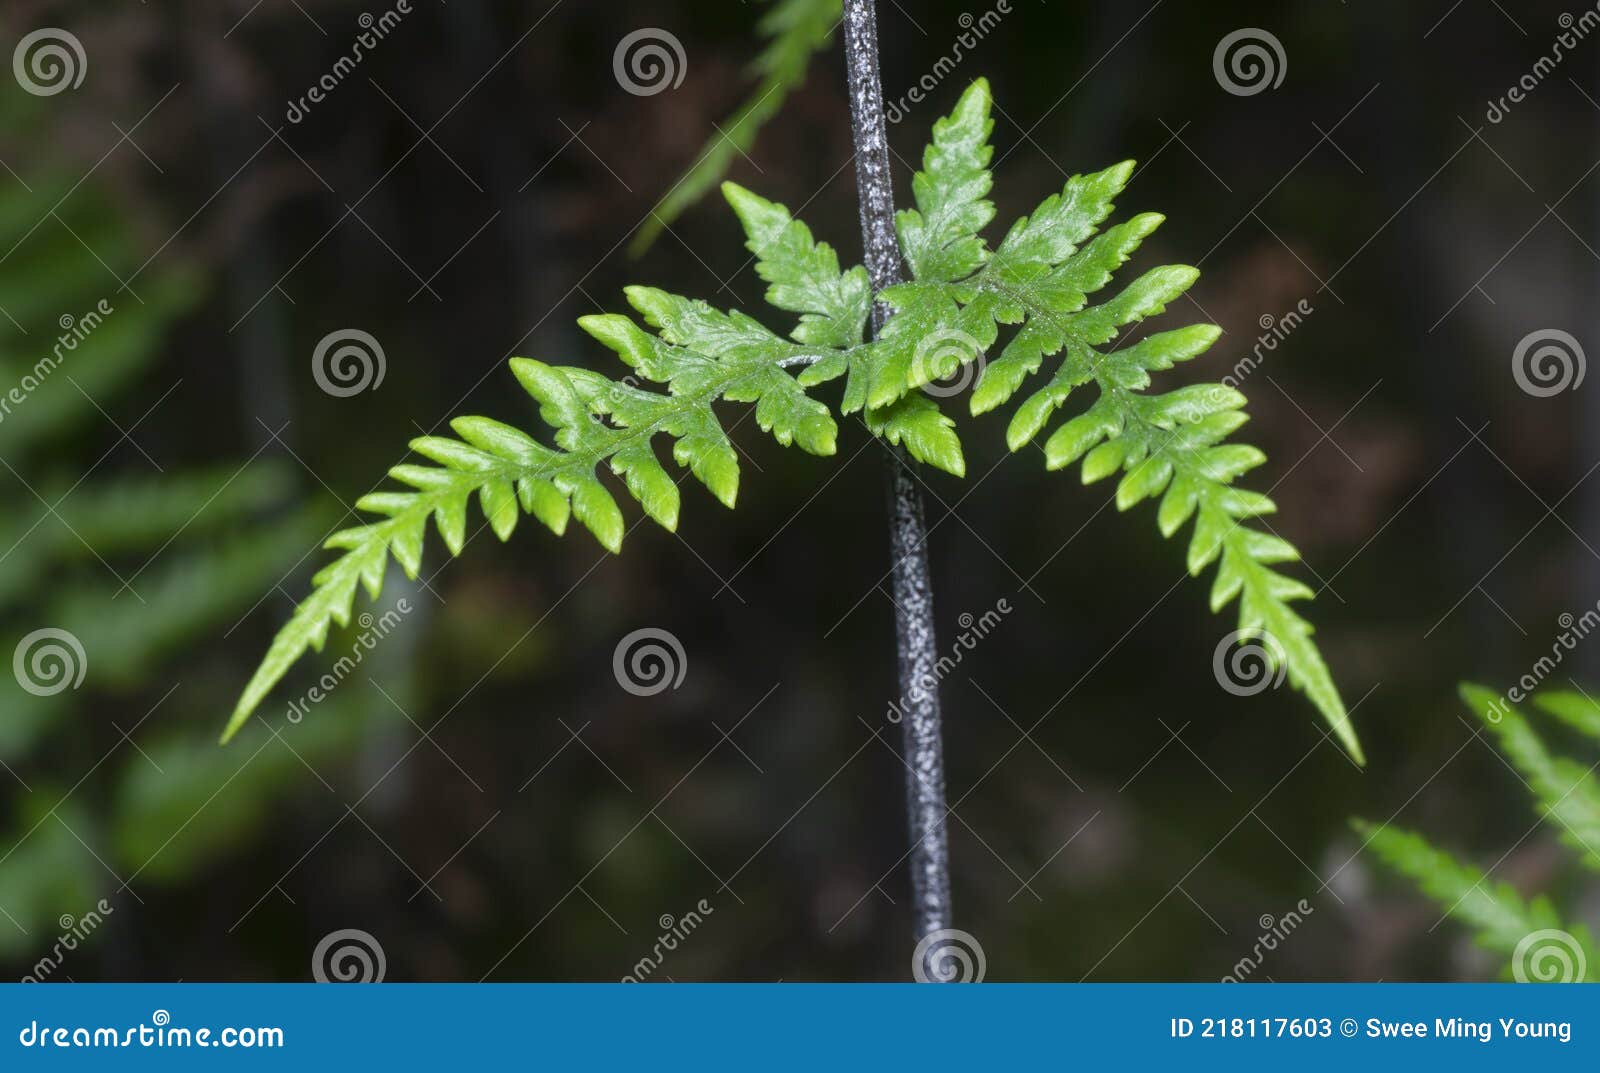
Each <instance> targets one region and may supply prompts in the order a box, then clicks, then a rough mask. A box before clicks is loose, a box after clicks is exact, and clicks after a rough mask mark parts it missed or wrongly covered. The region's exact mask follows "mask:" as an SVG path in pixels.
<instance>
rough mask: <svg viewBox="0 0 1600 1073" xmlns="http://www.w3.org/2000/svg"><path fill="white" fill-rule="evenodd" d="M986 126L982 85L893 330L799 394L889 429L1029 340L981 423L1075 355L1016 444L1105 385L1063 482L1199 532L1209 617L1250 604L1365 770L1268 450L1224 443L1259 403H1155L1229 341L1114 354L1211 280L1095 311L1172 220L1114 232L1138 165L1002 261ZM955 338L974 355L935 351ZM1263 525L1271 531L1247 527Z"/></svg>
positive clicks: (1196, 333) (1116, 173)
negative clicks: (988, 239) (1169, 375)
mask: <svg viewBox="0 0 1600 1073" xmlns="http://www.w3.org/2000/svg"><path fill="white" fill-rule="evenodd" d="M989 113H990V94H989V86H988V83H987V82H986V81H984V80H983V79H979V80H978V81H976V82H974V83H973V84H972V86H970V87H969V88H968V89H967V91H966V92H965V93H964V94H963V95H962V97H961V99H960V101H959V102H958V103H957V104H956V107H955V108H954V110H953V111H952V112H951V113H950V115H948V116H946V117H944V118H942V119H939V120H938V121H937V122H935V124H934V127H933V140H932V143H931V144H930V145H929V147H928V149H927V152H926V154H925V155H924V158H923V167H922V170H920V171H919V172H917V174H916V176H915V178H914V180H913V182H912V192H913V195H914V198H915V201H916V208H914V209H907V210H905V211H903V212H901V213H900V214H899V217H898V226H899V233H900V244H901V248H902V251H903V253H904V255H905V258H906V262H907V264H908V265H909V266H910V268H911V271H912V275H913V280H912V281H911V282H908V283H905V284H902V285H900V286H896V287H891V288H888V289H886V290H885V291H884V292H883V298H884V299H885V300H886V301H887V302H889V303H890V305H891V306H892V307H893V308H894V311H895V314H894V316H893V317H892V318H891V319H890V321H889V323H888V325H887V326H886V327H885V330H884V332H883V333H882V335H881V336H880V338H879V340H878V341H877V342H875V343H873V344H871V345H868V346H865V347H858V348H854V349H852V350H851V351H849V352H845V353H836V354H835V355H833V356H832V357H831V358H830V360H829V361H828V362H827V363H825V364H819V365H816V366H814V367H812V368H811V369H808V370H807V371H806V372H805V373H803V374H801V382H802V383H803V384H807V385H810V384H814V383H820V382H821V381H823V380H826V379H831V378H833V377H836V376H840V375H847V379H846V383H845V393H844V402H843V407H842V409H843V410H844V412H845V413H850V412H854V411H856V410H860V409H865V410H866V413H867V417H868V424H869V426H873V425H874V421H873V415H874V414H875V413H883V412H886V411H891V410H893V409H894V408H896V407H901V406H907V405H915V406H917V407H919V408H921V407H924V406H925V404H926V403H927V401H928V400H925V399H924V398H922V397H921V396H919V395H917V394H915V392H916V390H917V389H918V388H921V387H924V386H926V385H928V384H930V383H933V382H934V381H936V380H939V379H943V378H944V377H947V376H949V375H951V374H952V373H953V372H954V371H955V370H956V369H957V368H958V367H959V365H961V364H966V363H969V362H972V361H975V360H977V359H978V357H979V355H980V354H982V353H984V352H985V351H986V350H987V349H988V348H989V347H991V346H992V345H993V344H994V343H995V342H996V340H997V339H998V337H999V330H1000V326H1002V325H1007V326H1010V325H1015V326H1017V330H1016V331H1015V332H1014V333H1013V334H1012V335H1011V337H1010V339H1009V340H1008V341H1007V342H1006V344H1005V345H1004V347H1003V348H1002V350H1001V352H1000V355H999V356H998V357H997V358H996V359H995V360H994V361H991V362H988V363H987V365H986V367H984V368H983V371H982V374H981V376H980V377H979V379H978V382H977V384H976V385H975V386H974V388H973V391H972V394H971V397H970V404H971V411H972V413H973V414H974V415H979V414H983V413H986V412H988V411H990V410H994V409H996V408H998V407H1000V406H1001V405H1003V404H1005V403H1006V402H1008V401H1009V400H1010V399H1011V398H1012V396H1013V395H1014V394H1015V393H1016V392H1017V391H1018V389H1019V388H1020V387H1021V386H1022V384H1023V383H1024V382H1025V381H1026V380H1027V379H1028V378H1029V377H1030V376H1032V375H1033V374H1035V373H1037V372H1038V371H1039V369H1040V367H1041V365H1042V364H1043V362H1044V359H1045V358H1047V357H1051V356H1054V355H1060V363H1059V365H1058V367H1057V369H1056V371H1055V373H1054V374H1053V375H1052V376H1051V377H1050V378H1049V379H1048V380H1047V381H1046V383H1045V384H1044V386H1043V387H1041V388H1039V389H1038V390H1036V391H1035V392H1034V393H1033V394H1031V395H1030V396H1028V397H1027V398H1026V399H1025V400H1024V401H1023V402H1022V404H1021V405H1020V406H1019V407H1018V408H1017V410H1016V412H1015V413H1014V415H1013V416H1012V419H1011V422H1010V425H1009V427H1008V429H1007V431H1006V442H1007V444H1008V446H1009V447H1010V448H1011V450H1012V451H1019V450H1021V449H1022V448H1023V447H1024V446H1026V445H1027V444H1029V443H1031V442H1033V440H1034V438H1035V437H1036V436H1038V435H1039V433H1040V432H1042V431H1043V430H1044V428H1045V426H1046V425H1047V424H1048V423H1049V422H1050V419H1051V417H1052V416H1053V414H1054V412H1055V411H1056V410H1057V409H1059V408H1060V407H1061V406H1062V405H1063V404H1064V403H1066V402H1067V400H1068V398H1069V397H1070V396H1071V395H1072V394H1073V392H1075V391H1076V390H1077V389H1078V388H1081V387H1084V386H1088V385H1091V384H1092V385H1093V386H1094V388H1095V389H1096V391H1097V392H1098V397H1097V398H1096V399H1095V400H1094V402H1093V403H1091V404H1090V405H1089V406H1088V408H1087V409H1086V410H1084V411H1083V412H1082V413H1080V414H1078V415H1077V416H1075V417H1073V418H1071V419H1070V420H1068V421H1066V422H1064V423H1063V424H1061V425H1060V426H1059V427H1057V428H1056V429H1055V430H1054V431H1053V432H1052V433H1051V435H1050V436H1049V438H1048V439H1047V440H1046V442H1045V445H1044V453H1045V464H1046V467H1047V468H1049V469H1052V470H1056V469H1064V468H1066V467H1067V466H1070V465H1072V464H1073V463H1074V462H1077V461H1078V460H1079V459H1082V477H1083V482H1084V483H1085V484H1088V483H1092V482H1094V481H1098V480H1101V479H1103V478H1106V477H1109V476H1111V475H1112V474H1114V473H1116V472H1118V471H1119V470H1120V471H1122V472H1123V474H1124V476H1123V477H1122V480H1121V481H1120V482H1119V484H1118V486H1117V491H1116V503H1117V508H1118V509H1119V510H1127V509H1129V508H1130V507H1132V506H1134V505H1135V504H1136V503H1139V502H1140V501H1142V500H1145V499H1150V498H1155V497H1160V508H1159V511H1158V514H1157V522H1158V524H1159V526H1160V528H1161V532H1162V535H1164V536H1167V537H1171V536H1173V535H1174V534H1176V533H1177V532H1178V531H1179V530H1180V529H1182V528H1183V527H1184V525H1185V524H1187V523H1188V522H1189V521H1190V520H1191V519H1193V522H1194V530H1193V534H1192V536H1191V538H1190V541H1189V548H1188V554H1187V557H1186V565H1187V567H1188V571H1189V573H1190V574H1192V575H1195V576H1198V575H1199V574H1200V573H1202V572H1203V571H1204V570H1205V569H1206V567H1208V566H1209V565H1211V564H1212V563H1213V562H1215V563H1216V564H1217V575H1216V580H1215V582H1214V583H1213V585H1212V589H1211V608H1212V610H1213V611H1217V612H1220V611H1221V610H1222V609H1223V608H1225V607H1226V606H1227V605H1228V604H1229V603H1231V602H1232V601H1233V600H1234V599H1238V601H1239V635H1240V638H1241V639H1247V638H1251V637H1261V638H1262V639H1263V640H1264V641H1265V644H1264V645H1263V649H1264V651H1265V653H1266V656H1267V658H1268V660H1269V661H1270V662H1271V663H1272V665H1273V666H1274V668H1277V667H1281V668H1283V669H1284V670H1285V671H1286V672H1287V676H1288V679H1289V682H1290V684H1291V685H1292V686H1294V688H1296V689H1298V690H1300V691H1301V692H1302V693H1304V694H1305V695H1306V696H1307V697H1308V698H1309V699H1310V700H1311V702H1312V703H1313V704H1314V705H1315V706H1316V707H1317V709H1318V711H1319V712H1321V714H1322V716H1323V718H1324V719H1325V720H1326V721H1327V723H1328V725H1329V726H1330V727H1331V728H1332V729H1333V732H1334V733H1335V735H1336V736H1337V737H1338V739H1339V741H1340V742H1341V743H1342V744H1343V745H1344V747H1345V749H1346V750H1348V752H1349V753H1350V755H1351V756H1352V757H1353V758H1354V759H1355V760H1356V761H1357V762H1358V763H1364V762H1365V760H1364V757H1363V755H1362V752H1361V745H1360V742H1359V741H1358V740H1357V738H1356V735H1355V731H1354V729H1353V728H1352V726H1351V723H1350V718H1349V713H1348V712H1347V711H1346V709H1345V705H1344V701H1343V700H1342V698H1341V697H1340V695H1339V690H1338V687H1337V686H1335V684H1334V681H1333V676H1332V674H1331V672H1330V671H1329V670H1328V666H1327V664H1326V662H1325V661H1324V660H1323V658H1322V654H1321V652H1320V651H1319V650H1318V648H1317V645H1316V643H1315V641H1314V640H1313V639H1312V627H1311V624H1310V623H1309V622H1307V621H1306V619H1305V618H1304V617H1302V616H1301V615H1300V614H1298V613H1297V612H1296V611H1295V610H1294V608H1293V607H1292V606H1291V602H1292V601H1295V600H1304V599H1309V598H1310V597H1311V596H1312V595H1313V593H1312V591H1311V589H1309V588H1308V587H1307V586H1306V585H1305V584H1304V583H1303V582H1301V581H1299V580H1297V579H1295V578H1293V577H1290V576H1289V575H1287V574H1284V573H1282V572H1281V571H1279V570H1277V569H1274V567H1275V566H1277V565H1278V564H1281V563H1286V562H1292V561H1294V560H1297V559H1298V558H1299V553H1298V551H1296V549H1295V548H1294V547H1293V546H1292V545H1291V544H1290V543H1289V542H1288V541H1286V540H1284V539H1282V538H1281V537H1279V536H1278V535H1276V534H1274V533H1271V532H1266V531H1263V530H1262V529H1261V528H1258V527H1257V526H1258V525H1259V524H1260V523H1259V519H1260V518H1261V517H1262V516H1263V515H1266V514H1269V513H1271V512H1273V511H1274V510H1275V509H1276V507H1275V505H1274V504H1273V502H1272V500H1271V499H1270V498H1268V497H1267V496H1265V495H1262V494H1260V493H1258V492H1251V491H1248V490H1245V489H1242V488H1237V487H1235V486H1234V482H1235V481H1236V480H1237V479H1238V478H1239V477H1241V476H1242V475H1243V474H1245V473H1247V472H1249V471H1250V470H1251V469H1254V468H1255V467H1257V466H1259V465H1261V464H1262V463H1263V462H1264V461H1265V460H1266V456H1265V455H1264V454H1263V453H1262V452H1261V451H1260V450H1258V449H1257V448H1255V447H1252V446H1249V445H1247V444H1238V443H1228V442H1225V441H1226V440H1227V438H1228V437H1229V436H1230V435H1231V434H1232V433H1233V432H1235V431H1237V430H1238V428H1239V427H1240V426H1241V425H1243V424H1244V423H1245V421H1246V417H1245V415H1244V414H1243V413H1242V412H1241V408H1242V407H1243V406H1244V403H1245V398H1244V396H1243V395H1241V394H1240V393H1239V392H1238V391H1236V390H1234V389H1232V388H1230V387H1226V386H1224V385H1222V384H1197V385H1192V386H1187V387H1182V388H1178V389H1177V390H1174V391H1169V392H1166V393H1161V394H1152V393H1149V392H1148V391H1147V389H1148V388H1149V387H1150V386H1151V383H1152V378H1151V374H1152V373H1156V372H1163V371H1165V370H1167V369H1170V368H1171V367H1172V366H1173V365H1175V364H1177V363H1179V362H1184V361H1189V360H1191V359H1193V358H1195V357H1197V356H1199V355H1200V354H1201V353H1203V352H1204V351H1206V350H1207V349H1208V348H1209V347H1210V346H1211V344H1212V343H1213V342H1215V341H1216V339H1217V337H1218V336H1219V335H1220V334H1221V331H1220V329H1218V328H1217V327H1215V326H1214V325H1209V324H1197V325H1192V326H1189V327H1186V328H1178V329H1175V330H1171V331H1165V332H1160V333H1156V334H1152V335H1148V336H1146V337H1144V338H1143V339H1141V340H1140V341H1139V342H1137V343H1134V344H1133V345H1131V346H1125V347H1120V348H1112V349H1107V348H1106V347H1107V344H1109V343H1112V342H1113V341H1114V340H1116V339H1117V337H1118V336H1119V334H1121V332H1122V331H1123V330H1124V329H1127V328H1129V327H1131V326H1133V325H1136V324H1138V323H1139V322H1141V321H1143V320H1144V319H1146V318H1148V317H1153V316H1156V315H1158V314H1160V313H1161V312H1163V311H1164V310H1165V308H1166V306H1167V305H1168V303H1170V302H1172V301H1174V300H1176V299H1177V298H1179V297H1181V296H1182V295H1183V294H1184V293H1185V292H1187V290H1188V289H1189V287H1190V286H1191V285H1192V284H1193V283H1194V281H1195V280H1196V279H1197V278H1198V277H1199V272H1198V271H1197V270H1195V269H1193V268H1190V267H1187V266H1182V265H1168V266H1163V267H1159V268H1154V269H1151V270H1150V271H1148V272H1146V273H1145V274H1144V275H1142V276H1140V277H1139V278H1137V279H1136V280H1134V281H1133V282H1132V283H1130V284H1128V285H1127V286H1126V287H1125V288H1124V289H1123V290H1122V291H1121V292H1120V293H1118V294H1117V295H1116V296H1114V297H1112V298H1110V299H1109V300H1107V301H1104V302H1102V303H1100V304H1098V305H1090V304H1089V295H1091V294H1094V293H1095V292H1097V291H1099V290H1101V289H1102V288H1103V287H1105V286H1106V285H1107V284H1108V283H1109V282H1110V281H1111V279H1112V277H1113V275H1114V274H1115V272H1116V270H1117V269H1118V268H1119V267H1121V265H1122V264H1123V263H1124V262H1126V261H1127V260H1128V259H1129V258H1130V257H1131V256H1132V255H1133V254H1134V252H1135V251H1136V250H1137V249H1138V248H1139V246H1140V244H1141V243H1142V242H1143V241H1144V239H1145V238H1147V237H1148V236H1149V235H1150V234H1151V233H1152V232H1154V231H1155V229H1156V228H1157V227H1159V226H1160V224H1161V223H1162V221H1163V219H1164V217H1162V216H1161V215H1159V214H1157V213H1143V214H1141V215H1138V216H1135V217H1133V218H1132V219H1130V220H1128V221H1126V222H1124V223H1121V224H1118V225H1116V226H1114V227H1110V228H1107V229H1106V230H1104V231H1099V228H1100V225H1101V224H1102V223H1103V222H1104V221H1105V220H1106V219H1107V218H1108V217H1109V216H1110V215H1111V213H1112V211H1113V209H1114V206H1113V203H1112V199H1113V198H1115V197H1116V196H1117V195H1118V194H1120V193H1121V191H1122V189H1123V188H1124V187H1125V186H1126V185H1127V182H1128V180H1129V178H1130V177H1131V175H1132V173H1133V164H1132V162H1131V161H1129V162H1124V163H1121V164H1117V165H1115V166H1113V167H1111V168H1107V169H1106V170H1104V171H1101V172H1097V173H1094V174H1090V175H1078V176H1074V177H1072V178H1071V179H1070V180H1068V182H1067V183H1066V185H1065V187H1064V188H1063V190H1062V191H1061V193H1060V194H1057V195H1052V196H1051V197H1049V198H1048V199H1046V200H1045V201H1044V202H1043V203H1042V204H1041V205H1040V206H1039V207H1038V208H1037V209H1036V210H1035V211H1034V212H1033V213H1032V215H1030V216H1026V217H1023V218H1022V219H1020V220H1018V221H1017V222H1016V223H1015V224H1013V225H1012V227H1011V228H1010V230H1009V231H1007V233H1006V235H1005V237H1004V238H1003V239H1002V240H1001V242H1000V244H999V246H998V247H996V248H995V249H994V250H993V251H991V250H990V249H989V248H988V246H987V244H986V243H985V241H984V239H983V236H982V231H983V229H984V228H985V227H986V226H987V225H988V224H989V223H990V222H991V221H992V220H993V218H994V214H995V212H994V206H993V205H992V204H991V203H990V202H989V201H988V200H987V194H988V193H989V191H990V189H991V187H992V185H993V177H992V175H991V174H990V171H989V160H990V157H991V155H992V149H991V147H990V145H989V135H990V133H991V131H992V129H993V126H994V123H993V120H992V119H990V115H989ZM1097 232H1098V234H1097ZM951 338H955V339H958V340H960V343H961V345H954V346H951V345H938V344H937V341H938V340H949V339H951ZM930 342H933V343H935V345H930ZM908 400H910V401H909V402H908ZM1252 521H1254V522H1256V523H1257V525H1251V524H1247V523H1250V522H1252Z"/></svg>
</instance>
